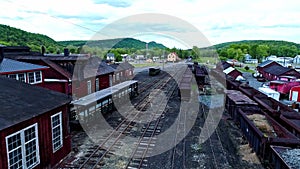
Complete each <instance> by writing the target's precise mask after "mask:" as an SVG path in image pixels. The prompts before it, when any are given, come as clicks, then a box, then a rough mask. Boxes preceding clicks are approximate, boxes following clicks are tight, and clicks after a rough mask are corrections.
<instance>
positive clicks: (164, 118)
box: [58, 71, 251, 169]
mask: <svg viewBox="0 0 300 169" xmlns="http://www.w3.org/2000/svg"><path fill="white" fill-rule="evenodd" d="M176 73H177V75H178V76H180V77H181V76H182V71H181V73H180V72H178V71H173V73H172V74H171V76H175V74H176ZM145 74H146V73H145ZM167 78H168V75H167V73H165V72H162V73H160V74H159V75H157V76H154V77H151V78H141V79H146V80H145V81H139V92H140V95H139V96H138V97H136V98H134V99H132V100H131V102H132V104H133V105H134V107H135V108H136V109H138V110H140V112H141V113H140V114H139V113H137V112H133V113H130V111H129V112H128V113H127V114H125V115H128V117H124V116H122V115H124V114H122V115H120V114H119V113H117V112H116V111H115V112H113V113H112V114H109V115H108V116H107V119H106V120H107V122H108V123H109V124H110V125H111V126H112V127H113V128H114V130H117V131H118V132H117V134H115V135H114V134H112V133H113V132H114V131H108V133H107V135H105V136H103V137H102V138H101V139H100V140H101V141H100V142H99V143H98V144H95V143H93V142H92V141H91V140H90V141H87V144H85V145H84V146H85V148H84V149H85V151H84V152H82V153H85V154H83V155H81V156H83V158H79V159H77V162H78V164H79V162H80V164H81V165H82V164H83V163H86V164H88V165H82V168H93V167H94V168H116V167H117V168H130V169H135V168H143V169H146V168H149V169H154V168H160V169H164V168H165V169H169V168H174V169H175V168H182V169H185V168H187V169H189V168H220V169H223V168H251V164H248V165H245V166H243V165H241V164H242V163H241V162H240V159H239V156H238V155H236V154H234V155H233V153H236V152H235V151H231V150H228V149H233V147H231V146H229V147H228V145H229V144H228V138H226V137H227V136H228V133H226V132H227V130H226V129H224V128H222V127H224V125H223V123H224V122H223V121H222V122H221V123H222V125H221V126H220V125H219V126H218V128H217V129H216V131H215V132H214V133H213V134H212V136H210V137H209V139H208V140H206V142H204V143H203V144H201V145H200V144H198V143H199V135H200V133H201V132H202V131H203V124H204V122H205V120H206V119H207V116H208V115H209V114H207V109H208V108H207V107H205V106H203V105H200V107H199V112H198V114H197V118H196V122H195V124H194V126H193V127H192V129H191V130H190V131H186V125H187V123H186V122H188V121H189V119H187V117H186V113H188V112H186V111H184V112H182V113H179V112H180V111H179V109H180V98H179V97H178V94H177V93H176V91H177V90H176V88H171V87H172V83H171V82H168V79H167ZM173 87H174V86H173ZM157 88H159V89H161V90H163V91H164V92H165V93H166V95H168V94H169V95H168V104H167V106H166V108H165V109H164V111H163V113H162V114H156V113H155V112H154V114H153V115H152V116H149V119H151V118H152V117H153V118H154V117H155V119H156V120H153V121H152V122H149V123H144V124H139V123H137V122H133V121H132V120H133V119H134V118H139V117H140V115H141V114H143V112H145V110H146V109H147V108H148V107H149V105H150V104H149V102H150V100H151V97H153V96H154V94H153V93H152V96H150V95H149V94H150V91H151V90H153V89H157ZM172 90H173V92H170V91H172ZM135 115H137V116H136V117H135ZM176 118H179V123H177V124H176V125H177V126H176V128H177V132H176V133H174V138H173V137H172V139H173V140H174V141H173V142H170V144H172V145H174V146H173V147H174V148H173V149H171V150H169V151H167V152H164V153H162V154H159V155H156V156H152V157H146V156H147V154H148V153H150V152H151V151H152V148H154V147H155V146H157V145H159V143H158V142H157V140H156V137H157V135H159V134H160V133H162V132H164V131H165V130H167V129H168V128H169V126H170V125H172V124H173V123H174V122H175V121H176V120H175V119H176ZM124 119H127V120H125V121H126V123H125V122H123V121H124ZM212 123H214V122H212ZM208 127H209V126H208ZM220 128H221V129H220ZM206 130H212V129H211V128H206ZM187 132H188V133H187ZM182 134H184V135H186V134H187V136H186V137H185V138H184V139H183V140H181V141H180V140H178V139H179V138H181V137H182ZM110 135H114V136H110ZM120 135H126V136H132V137H137V138H139V139H137V141H136V142H135V144H133V146H131V147H130V149H131V151H130V152H129V153H130V155H129V158H123V157H119V156H118V155H116V154H115V152H116V151H118V149H121V148H122V147H124V143H123V142H122V141H121V140H122V136H120ZM118 136H120V138H118ZM106 139H107V140H110V141H105V140H106ZM101 142H102V143H101ZM104 142H105V143H104ZM177 142H179V143H177ZM101 144H102V146H99V145H101ZM223 144H225V146H224V145H223ZM235 146H236V145H235ZM99 147H100V148H99ZM96 149H98V150H97V152H96ZM108 150H110V151H108ZM94 152H96V153H94ZM103 154H106V155H103ZM75 156H76V155H72V156H70V158H68V159H66V160H65V161H64V162H65V163H64V162H63V163H62V164H61V165H60V167H58V168H78V167H79V166H80V165H78V164H77V165H74V163H72V161H74V158H75ZM89 157H91V158H89ZM87 158H89V160H90V161H91V162H86V160H87ZM110 159H116V160H115V161H114V162H113V163H109V161H110ZM120 162H121V163H122V165H118V166H117V164H116V163H120ZM111 164H113V165H111ZM243 164H245V163H243Z"/></svg>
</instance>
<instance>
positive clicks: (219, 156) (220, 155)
mask: <svg viewBox="0 0 300 169" xmlns="http://www.w3.org/2000/svg"><path fill="white" fill-rule="evenodd" d="M200 107H201V109H202V112H203V113H204V118H205V119H206V121H205V122H206V123H207V125H204V126H203V129H202V131H201V132H204V135H205V137H206V138H208V139H207V140H206V142H205V143H203V145H206V146H207V145H208V146H209V149H210V152H211V153H207V154H209V155H210V156H211V157H209V159H212V161H211V162H208V167H210V168H216V169H223V168H228V167H230V165H229V162H228V159H227V155H226V151H225V150H224V147H223V144H222V141H221V139H220V134H219V131H218V128H216V129H215V131H214V132H213V131H212V130H213V128H212V126H214V125H215V124H216V122H215V121H214V117H209V116H213V114H212V113H207V112H208V110H207V108H206V107H205V106H204V105H202V104H201V106H200ZM209 133H212V134H211V135H210V136H209Z"/></svg>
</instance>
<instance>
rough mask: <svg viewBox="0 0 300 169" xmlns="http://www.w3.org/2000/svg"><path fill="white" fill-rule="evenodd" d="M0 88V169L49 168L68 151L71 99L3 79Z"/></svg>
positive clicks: (46, 90) (69, 144)
mask: <svg viewBox="0 0 300 169" xmlns="http://www.w3.org/2000/svg"><path fill="white" fill-rule="evenodd" d="M0 88H1V89H3V90H2V91H1V92H0V105H1V109H0V168H22V167H23V168H52V167H53V166H54V165H55V164H57V163H58V162H59V161H60V160H61V159H63V158H64V157H65V156H66V155H67V154H68V153H69V152H70V151H71V139H70V133H69V130H68V111H69V103H70V102H71V99H70V98H69V97H68V96H67V95H65V94H62V93H58V92H55V91H51V90H48V89H44V88H41V87H37V86H33V85H29V84H26V83H22V82H19V81H15V80H13V79H9V78H6V77H0Z"/></svg>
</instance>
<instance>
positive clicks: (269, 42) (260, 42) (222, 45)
mask: <svg viewBox="0 0 300 169" xmlns="http://www.w3.org/2000/svg"><path fill="white" fill-rule="evenodd" d="M234 44H247V45H268V46H284V45H287V46H292V45H295V46H296V47H297V48H300V44H297V43H294V42H288V41H278V40H242V41H233V42H225V43H220V44H217V45H214V46H213V47H215V48H216V49H220V48H226V47H230V45H234Z"/></svg>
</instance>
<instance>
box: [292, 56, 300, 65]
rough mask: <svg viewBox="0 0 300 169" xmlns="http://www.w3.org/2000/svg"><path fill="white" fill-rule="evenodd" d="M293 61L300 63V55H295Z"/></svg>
mask: <svg viewBox="0 0 300 169" xmlns="http://www.w3.org/2000/svg"><path fill="white" fill-rule="evenodd" d="M293 63H294V64H300V55H297V56H295V57H294V59H293Z"/></svg>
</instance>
